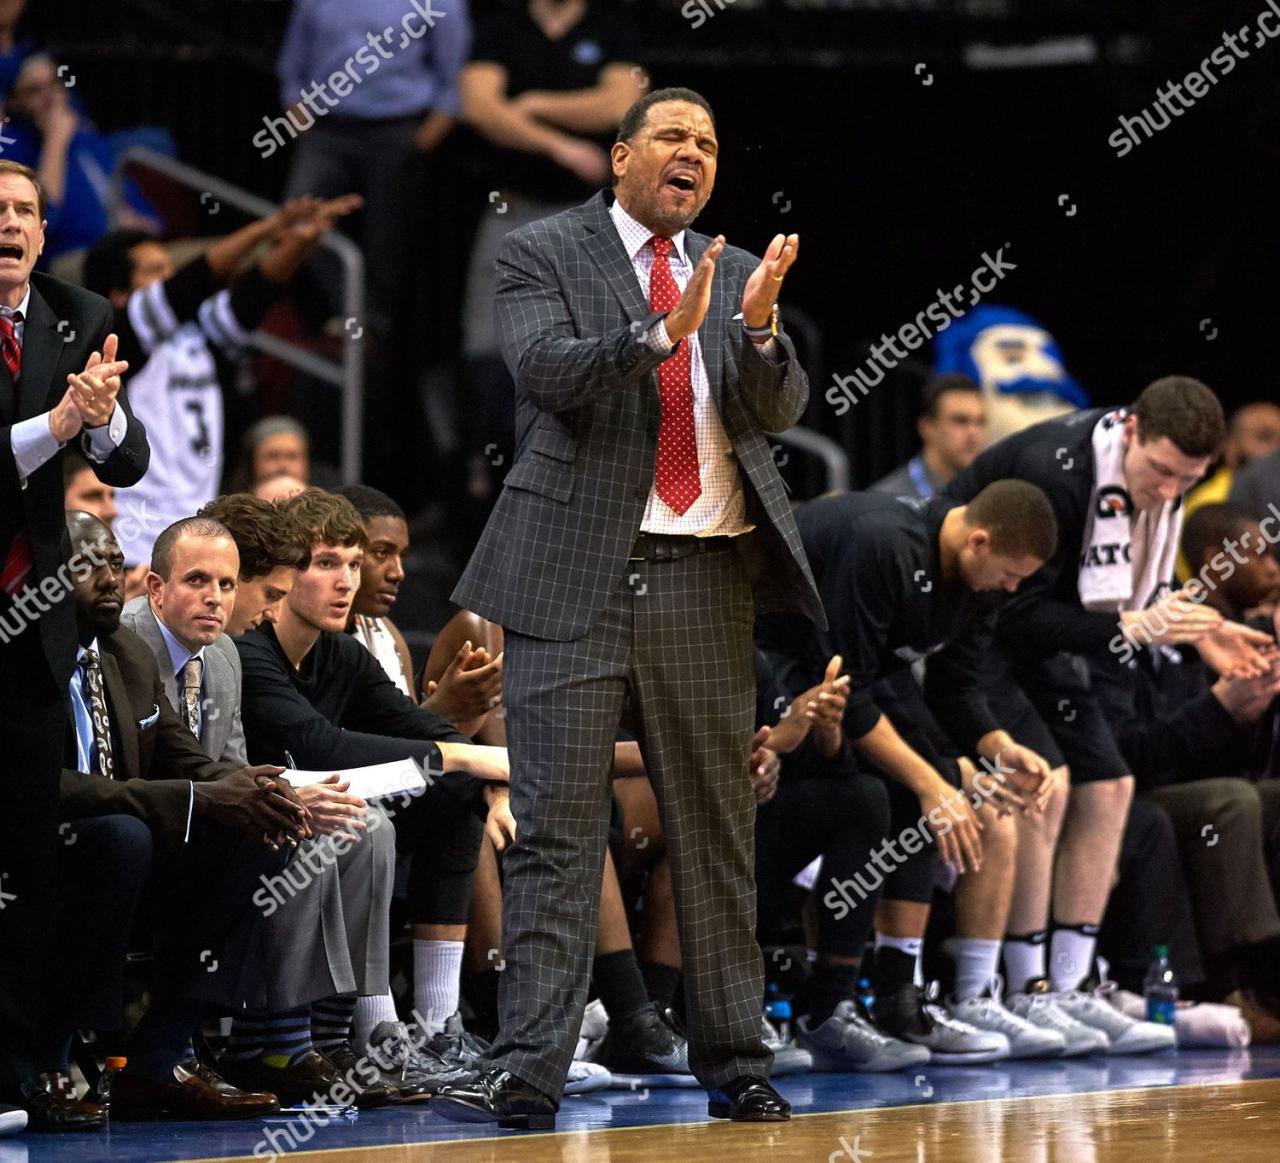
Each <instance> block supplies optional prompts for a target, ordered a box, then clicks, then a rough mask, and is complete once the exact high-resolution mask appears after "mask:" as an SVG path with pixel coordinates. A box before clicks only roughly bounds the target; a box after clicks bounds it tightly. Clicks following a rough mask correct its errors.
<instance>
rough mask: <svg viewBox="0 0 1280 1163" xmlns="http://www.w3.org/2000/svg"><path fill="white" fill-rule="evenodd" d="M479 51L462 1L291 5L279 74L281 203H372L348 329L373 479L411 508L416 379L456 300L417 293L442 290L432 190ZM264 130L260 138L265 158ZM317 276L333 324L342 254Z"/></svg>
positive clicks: (420, 413)
mask: <svg viewBox="0 0 1280 1163" xmlns="http://www.w3.org/2000/svg"><path fill="white" fill-rule="evenodd" d="M379 30H381V31H379ZM470 43H471V22H470V15H469V13H468V5H467V0H431V3H430V4H426V3H425V0H420V2H418V3H414V4H411V3H409V0H362V2H361V3H358V4H352V3H346V4H344V3H342V2H341V0H296V3H295V4H294V5H293V14H292V16H291V17H290V19H289V24H288V27H287V28H286V30H285V39H284V44H283V46H282V48H281V51H280V57H279V60H278V62H277V70H276V71H277V74H278V76H279V80H280V96H281V101H282V102H283V105H284V107H285V108H286V109H287V110H288V120H287V121H286V120H285V119H283V118H279V117H276V118H270V119H268V121H269V122H270V123H272V124H274V125H275V126H276V127H277V128H279V127H284V128H285V129H286V132H287V135H288V139H290V140H286V138H285V137H283V136H281V135H280V134H279V133H275V134H274V136H275V139H276V140H278V141H279V142H280V144H281V145H283V146H286V147H287V148H288V149H291V150H292V151H293V153H294V156H293V159H292V166H291V168H290V171H289V177H288V179H287V181H286V184H285V195H286V197H287V196H290V195H293V194H298V193H302V192H307V193H315V194H319V195H320V196H321V197H333V196H334V195H336V194H339V193H341V192H343V191H346V190H354V191H356V192H357V193H359V194H362V195H363V196H364V199H365V209H364V212H363V213H362V214H359V215H357V216H356V217H355V218H353V219H352V221H351V225H350V227H349V228H348V231H347V233H349V234H350V235H351V237H352V238H353V239H354V240H355V241H356V242H357V243H358V245H359V246H360V247H361V248H362V250H363V252H364V270H365V278H364V281H365V306H364V317H363V318H362V319H359V320H354V321H352V320H348V321H347V322H346V323H345V324H344V326H346V327H348V328H350V327H353V326H356V325H358V326H359V327H361V328H362V329H363V332H362V334H363V342H364V344H365V348H364V351H365V384H366V392H365V404H364V410H365V426H364V432H365V437H366V439H365V449H364V453H365V461H366V463H367V464H368V465H369V469H368V470H367V472H366V475H367V476H368V478H369V479H370V482H371V483H373V484H376V485H378V486H379V487H381V488H384V489H386V490H387V491H388V492H391V493H393V494H394V495H395V496H398V497H401V498H402V499H405V500H406V501H407V502H408V503H410V504H412V503H413V501H412V500H409V498H411V497H412V498H414V499H416V497H417V495H418V493H419V492H420V490H421V480H420V478H421V474H420V473H418V472H416V471H413V470H415V469H416V467H417V466H416V463H415V455H418V454H420V453H421V450H422V449H423V448H424V447H428V446H429V433H428V432H427V429H426V420H425V413H424V410H423V407H422V402H421V400H420V399H419V396H418V392H417V376H416V373H417V371H418V369H419V368H420V366H421V363H422V358H423V347H424V345H425V342H424V341H426V340H427V339H429V338H434V335H433V333H432V331H431V327H432V323H433V321H434V320H435V319H436V318H437V316H440V315H442V314H444V313H445V312H447V311H449V310H451V309H453V305H454V303H455V302H456V299H457V291H456V289H455V290H454V291H453V293H452V294H450V295H447V296H445V297H444V299H443V301H438V300H439V297H438V296H437V297H431V296H430V294H429V292H428V291H426V290H422V293H423V294H425V295H427V296H428V298H429V299H430V302H429V304H428V305H427V306H425V307H422V306H420V305H419V304H418V303H417V301H416V299H417V295H418V293H419V290H420V289H421V288H420V285H421V287H423V288H425V287H426V286H428V285H431V284H434V283H436V282H441V281H444V282H447V280H446V279H444V278H443V274H444V271H443V268H444V267H445V266H446V265H447V264H446V263H445V262H443V261H442V260H441V249H442V236H443V235H446V234H447V233H448V230H447V227H443V226H442V223H443V222H447V221H448V220H449V219H450V218H451V217H452V216H453V214H454V209H453V207H452V206H450V205H448V204H447V203H446V202H445V200H444V199H443V198H442V197H441V196H440V195H439V194H438V193H437V190H436V185H437V183H436V182H434V181H428V172H429V169H430V165H431V164H432V163H431V161H429V160H428V159H430V158H432V155H434V154H435V152H436V150H437V149H438V147H439V146H440V144H441V143H442V142H443V141H444V139H445V138H446V137H447V136H448V135H449V133H450V131H451V130H452V128H453V126H454V123H455V120H456V117H457V114H458V71H459V70H460V69H461V68H462V65H463V63H464V62H465V61H466V59H467V52H468V49H469V48H470ZM266 132H267V131H265V130H264V131H263V132H262V133H259V134H258V135H257V136H256V137H255V139H254V141H255V144H260V146H261V148H263V149H265V150H266V152H265V153H264V156H269V155H270V153H272V152H274V151H275V148H276V146H275V143H274V141H268V140H265V138H264V134H265V133H266ZM444 249H446V250H447V246H446V247H445V248H444ZM310 267H311V270H312V273H313V275H314V276H315V280H314V281H315V284H316V285H315V291H316V293H317V294H318V297H319V302H313V304H312V309H313V310H315V309H318V310H319V312H320V313H322V314H323V315H324V316H326V317H327V318H330V319H332V318H334V317H335V316H336V315H337V313H338V311H339V308H340V301H339V299H338V294H339V290H340V288H341V287H342V277H341V272H340V269H339V265H338V260H337V256H336V255H334V254H332V253H330V252H322V253H320V254H318V255H317V256H316V258H315V259H314V260H313V261H312V262H311V264H310ZM411 276H412V277H411ZM311 415H312V414H311V413H308V418H310V416H311ZM294 475H298V474H294Z"/></svg>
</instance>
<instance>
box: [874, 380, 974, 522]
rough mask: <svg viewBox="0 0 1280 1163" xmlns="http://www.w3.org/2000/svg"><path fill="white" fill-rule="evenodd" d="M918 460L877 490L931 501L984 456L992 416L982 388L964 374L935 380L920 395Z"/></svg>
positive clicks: (879, 484)
mask: <svg viewBox="0 0 1280 1163" xmlns="http://www.w3.org/2000/svg"><path fill="white" fill-rule="evenodd" d="M916 431H917V432H919V433H920V443H921V444H922V445H923V446H924V447H923V448H921V449H920V451H919V452H918V453H916V455H915V456H913V457H912V458H911V459H910V460H909V461H907V463H906V464H904V465H902V466H901V467H900V468H896V469H894V470H893V472H891V473H889V475H888V476H886V477H882V478H881V479H880V480H878V481H876V483H875V484H874V485H872V486H871V487H872V488H873V489H875V490H876V491H878V492H882V493H892V494H893V495H894V496H895V497H931V496H933V494H934V493H936V492H937V491H938V490H939V489H940V488H942V487H943V485H945V484H947V483H948V482H949V481H950V480H951V478H952V477H954V476H955V475H956V473H958V472H959V471H960V470H961V469H964V468H968V467H969V465H970V464H971V463H972V461H973V458H974V457H975V456H977V455H978V453H980V452H981V451H982V446H983V443H984V438H985V436H986V431H987V411H986V405H985V403H984V401H983V397H982V389H981V388H979V387H978V385H977V384H975V383H974V382H973V380H971V379H970V378H969V377H968V376H966V375H961V374H959V373H958V372H947V373H945V374H943V375H936V376H930V378H929V379H928V380H926V381H925V385H924V387H923V388H922V389H921V391H920V418H919V419H918V420H917V421H916Z"/></svg>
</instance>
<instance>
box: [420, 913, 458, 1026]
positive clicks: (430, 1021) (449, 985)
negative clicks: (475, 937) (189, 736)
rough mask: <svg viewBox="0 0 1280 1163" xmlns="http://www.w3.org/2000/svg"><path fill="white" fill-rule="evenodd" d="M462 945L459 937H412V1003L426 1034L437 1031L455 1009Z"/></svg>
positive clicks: (454, 1012) (456, 1007)
mask: <svg viewBox="0 0 1280 1163" xmlns="http://www.w3.org/2000/svg"><path fill="white" fill-rule="evenodd" d="M462 946H463V943H462V942H461V941H423V940H421V939H420V938H418V937H415V938H414V939H413V1004H414V1006H415V1007H416V1009H417V1011H418V1015H417V1021H419V1022H421V1023H422V1025H423V1027H424V1029H425V1031H426V1033H427V1034H428V1035H431V1034H438V1033H440V1031H441V1030H443V1029H444V1024H445V1022H447V1021H448V1020H449V1019H450V1018H451V1017H453V1015H454V1014H456V1013H457V1012H458V996H459V993H460V992H461V988H462Z"/></svg>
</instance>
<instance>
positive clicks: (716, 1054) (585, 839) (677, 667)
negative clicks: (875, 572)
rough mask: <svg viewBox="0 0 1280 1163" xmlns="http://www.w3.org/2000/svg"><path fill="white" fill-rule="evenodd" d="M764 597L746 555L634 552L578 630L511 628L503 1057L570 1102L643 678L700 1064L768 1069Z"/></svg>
mask: <svg viewBox="0 0 1280 1163" xmlns="http://www.w3.org/2000/svg"><path fill="white" fill-rule="evenodd" d="M753 620H754V601H753V598H752V593H751V587H750V584H749V582H748V580H747V573H746V569H745V567H744V566H743V564H742V562H741V560H740V558H739V555H738V553H737V551H736V550H735V549H734V548H733V547H731V546H726V547H724V548H722V549H719V550H711V551H708V552H705V553H697V554H693V555H691V556H689V557H685V558H681V559H680V560H678V561H661V562H648V561H632V562H629V563H628V572H624V573H623V574H622V575H621V576H620V577H619V578H618V579H617V582H616V584H615V586H614V587H613V590H612V592H611V593H610V595H609V599H608V601H607V602H606V604H605V607H604V610H603V613H602V614H601V616H600V618H599V620H598V621H597V623H596V624H595V625H594V626H593V627H592V629H591V630H589V631H588V632H587V633H586V634H585V635H584V636H583V637H581V638H579V639H578V640H576V641H574V642H554V641H549V640H546V639H540V638H531V637H528V636H526V635H522V634H516V633H513V632H510V631H508V632H507V634H506V639H505V649H506V661H505V665H504V674H503V703H504V705H505V709H506V727H507V744H508V746H509V748H510V750H511V809H512V812H513V814H514V815H515V818H516V825H517V829H518V836H517V839H516V843H515V845H514V846H513V847H512V848H511V850H510V851H509V852H508V854H507V856H506V857H505V863H504V874H505V875H504V887H503V915H502V921H503V944H504V954H505V957H506V970H505V972H504V973H503V975H502V983H501V991H500V995H499V1000H500V1008H501V1015H502V1028H501V1030H500V1032H499V1034H498V1038H497V1041H496V1042H495V1043H494V1046H493V1049H492V1050H491V1051H490V1053H489V1059H490V1062H491V1063H492V1065H494V1066H496V1067H500V1068H504V1069H507V1070H510V1071H511V1072H512V1073H513V1074H515V1075H517V1076H518V1077H520V1078H522V1079H524V1081H526V1082H528V1083H530V1084H531V1085H533V1086H535V1087H537V1088H538V1089H539V1090H541V1091H543V1092H544V1093H546V1094H549V1095H551V1096H552V1097H554V1098H556V1099H558V1098H559V1097H560V1095H561V1093H562V1091H563V1088H564V1081H565V1073H566V1071H567V1070H568V1068H569V1063H570V1061H571V1060H572V1058H573V1049H574V1045H575V1043H576V1041H577V1037H578V1031H579V1028H580V1026H581V1024H582V1013H583V1009H584V1007H585V1005H586V999H587V990H588V985H589V980H590V973H591V959H592V953H593V949H594V944H595V933H596V920H597V916H598V913H599V906H600V880H601V876H602V874H603V865H604V851H605V844H606V841H607V833H608V827H609V806H610V767H611V764H612V760H613V745H614V738H615V732H616V729H617V726H618V719H619V715H620V714H621V711H622V708H623V703H624V699H625V698H626V696H627V693H628V691H630V694H631V699H632V705H633V709H634V710H635V711H636V712H637V718H638V719H639V720H640V721H641V723H642V728H643V739H644V743H643V747H644V754H645V760H646V765H647V767H648V772H649V778H650V779H651V780H652V781H653V785H654V790H655V792H656V794H657V800H658V805H659V808H660V810H661V813H662V820H663V828H664V831H665V834H666V843H667V851H668V855H669V859H670V862H671V871H672V881H673V886H674V891H675V904H676V918H677V923H678V925H679V931H680V947H681V951H682V954H683V960H684V975H685V993H686V998H687V1001H688V1027H689V1028H688V1033H689V1061H690V1065H691V1066H692V1068H693V1071H694V1073H695V1074H696V1075H697V1077H698V1079H699V1081H700V1082H701V1083H702V1084H703V1085H704V1086H706V1087H709V1088H710V1087H717V1086H721V1085H723V1084H724V1083H726V1082H730V1081H732V1080H733V1079H734V1078H737V1077H738V1076H739V1075H742V1074H757V1075H761V1076H767V1075H768V1074H769V1071H770V1068H771V1066H772V1055H771V1053H770V1051H769V1050H768V1049H767V1048H766V1047H765V1045H764V1043H763V1042H762V1041H761V1038H760V1003H761V995H762V988H763V967H762V963H761V958H760V950H759V948H758V946H757V945H756V940H755V913H756V892H755V879H754V848H755V843H754V817H755V800H754V796H753V793H752V790H751V784H750V780H749V777H748V772H747V759H748V754H749V751H750V746H751V737H752V734H753V720H754V717H755V677H754V652H753V646H752V625H753Z"/></svg>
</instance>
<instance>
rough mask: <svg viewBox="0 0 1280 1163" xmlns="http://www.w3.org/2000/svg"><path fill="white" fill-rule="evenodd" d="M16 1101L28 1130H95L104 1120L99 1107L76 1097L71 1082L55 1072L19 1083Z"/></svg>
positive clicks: (104, 1122)
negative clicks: (25, 1116) (20, 1094)
mask: <svg viewBox="0 0 1280 1163" xmlns="http://www.w3.org/2000/svg"><path fill="white" fill-rule="evenodd" d="M20 1102H21V1105H22V1107H23V1109H24V1110H25V1111H26V1112H27V1130H29V1131H96V1130H98V1129H99V1128H101V1127H102V1126H104V1125H105V1124H106V1121H107V1118H106V1113H105V1112H104V1111H103V1109H102V1107H100V1106H99V1105H98V1104H97V1103H96V1102H86V1101H85V1100H84V1099H81V1098H77V1097H76V1091H75V1087H74V1086H72V1085H71V1079H70V1078H68V1077H67V1076H66V1075H65V1074H63V1073H62V1072H61V1071H57V1070H50V1071H46V1072H45V1073H44V1074H38V1075H36V1077H35V1078H33V1079H30V1080H29V1081H27V1082H25V1083H23V1085H22V1098H21V1100H20Z"/></svg>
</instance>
